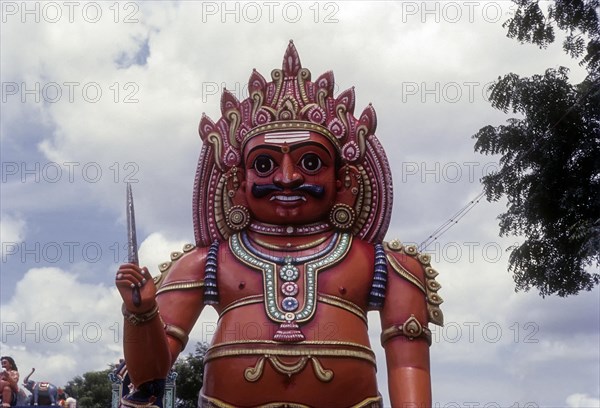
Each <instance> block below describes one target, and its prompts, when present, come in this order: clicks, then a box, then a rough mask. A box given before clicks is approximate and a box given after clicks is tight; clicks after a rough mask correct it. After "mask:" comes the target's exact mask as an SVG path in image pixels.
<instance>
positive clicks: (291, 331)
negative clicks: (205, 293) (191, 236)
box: [229, 232, 352, 342]
mask: <svg viewBox="0 0 600 408" xmlns="http://www.w3.org/2000/svg"><path fill="white" fill-rule="evenodd" d="M351 244H352V235H350V234H348V233H342V234H334V236H333V237H332V239H331V241H330V242H329V244H328V245H327V246H326V247H325V248H324V249H323V250H321V251H319V252H317V253H315V254H310V255H308V256H303V257H289V256H284V257H277V256H274V255H272V254H267V253H262V252H261V251H260V250H259V249H258V248H255V247H253V246H252V244H251V243H250V241H249V240H248V237H247V236H246V235H245V233H243V232H242V233H240V234H235V235H232V236H231V238H230V240H229V247H230V248H231V252H232V253H233V254H234V255H235V257H236V258H237V259H238V260H239V261H240V262H242V263H243V264H245V265H248V266H249V267H251V268H252V269H255V270H257V271H260V272H262V274H263V284H264V296H265V310H266V312H267V316H269V319H271V320H272V321H273V322H276V323H279V324H280V326H279V329H278V330H277V332H276V333H275V335H274V337H273V340H275V341H282V342H297V341H302V340H304V334H303V333H302V332H301V330H300V327H299V325H298V323H304V322H307V321H309V320H310V319H311V318H312V317H313V315H314V313H315V311H316V307H317V283H318V279H317V278H318V274H319V272H320V271H322V270H325V269H328V268H331V267H332V266H334V265H336V264H337V263H338V262H340V261H341V260H342V259H343V258H344V257H345V256H346V254H347V253H348V251H349V249H350V246H351ZM299 264H304V275H303V282H299V280H300V270H299V269H298V268H297V267H296V265H299ZM277 269H279V271H278V270H277ZM277 272H279V273H277ZM299 284H302V285H303V286H304V298H303V299H302V303H300V301H299V300H298V299H297V298H296V297H295V296H296V295H297V294H298V285H299ZM279 293H281V294H282V295H283V296H284V297H283V298H282V296H280V294H279ZM300 306H302V307H301V308H300Z"/></svg>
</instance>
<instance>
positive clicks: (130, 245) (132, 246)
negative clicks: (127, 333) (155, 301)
mask: <svg viewBox="0 0 600 408" xmlns="http://www.w3.org/2000/svg"><path fill="white" fill-rule="evenodd" d="M126 211H127V261H128V262H129V263H132V264H136V265H139V260H138V247H137V235H136V232H135V211H134V209H133V193H132V191H131V184H129V183H127V210H126ZM131 291H132V292H133V293H132V300H133V304H134V305H135V306H139V305H140V304H141V303H142V301H141V297H140V289H139V288H138V287H135V288H133V289H132V290H131Z"/></svg>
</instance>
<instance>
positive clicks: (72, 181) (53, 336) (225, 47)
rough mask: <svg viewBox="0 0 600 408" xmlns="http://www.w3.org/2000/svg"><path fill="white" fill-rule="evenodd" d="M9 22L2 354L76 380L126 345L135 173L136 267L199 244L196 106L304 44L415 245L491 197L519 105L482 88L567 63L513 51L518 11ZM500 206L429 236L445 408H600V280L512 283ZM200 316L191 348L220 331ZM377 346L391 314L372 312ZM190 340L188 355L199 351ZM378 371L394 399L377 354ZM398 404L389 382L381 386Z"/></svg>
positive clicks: (237, 12)
mask: <svg viewBox="0 0 600 408" xmlns="http://www.w3.org/2000/svg"><path fill="white" fill-rule="evenodd" d="M1 6H2V24H1V25H0V27H1V30H2V31H1V37H0V39H1V45H0V49H1V55H0V57H1V81H2V104H1V107H2V112H1V113H2V127H1V137H2V138H1V143H2V145H1V159H2V184H1V187H2V190H1V239H2V263H1V265H0V266H1V270H2V272H1V289H0V320H1V324H2V328H1V343H0V348H1V353H2V355H12V356H13V357H15V359H16V360H17V363H18V365H19V368H20V371H21V373H26V372H28V370H30V368H31V367H36V369H37V371H38V373H36V376H37V379H38V380H48V381H51V382H54V383H56V384H58V385H63V384H65V383H66V382H67V381H68V380H70V379H71V378H73V377H74V376H75V375H79V374H82V373H83V372H85V371H89V370H100V369H104V368H106V365H107V364H108V363H112V362H115V361H117V360H118V359H119V357H120V356H121V337H122V328H121V319H122V318H121V317H120V301H119V298H118V295H117V292H116V290H115V289H114V288H113V279H114V273H115V271H116V268H117V265H118V264H119V263H120V262H121V261H123V260H124V258H125V256H126V252H125V250H124V246H125V236H126V232H125V218H124V216H125V214H124V204H125V202H124V198H125V182H127V181H129V182H131V183H132V184H133V188H134V196H135V201H136V218H137V219H136V221H137V226H138V237H139V239H140V242H141V248H140V261H141V262H142V263H143V264H145V265H148V266H149V267H150V269H151V271H152V272H153V273H154V274H156V273H157V272H158V270H157V267H156V265H158V264H159V263H160V262H163V261H164V260H166V259H167V258H168V256H169V253H170V252H172V251H174V250H179V249H180V248H181V247H182V245H183V244H185V243H186V242H192V241H193V229H192V221H191V220H192V217H191V215H192V214H191V201H192V198H191V197H192V185H193V178H194V172H195V166H196V162H197V158H198V154H199V152H200V148H201V142H200V138H199V137H198V134H197V125H198V122H199V119H200V116H201V114H202V112H206V113H207V114H209V116H211V117H212V118H213V119H217V118H218V117H219V94H220V92H221V90H222V89H223V88H224V87H226V88H227V89H230V90H232V91H233V92H234V93H235V94H236V95H238V96H239V97H245V96H246V83H247V79H248V77H249V75H250V73H251V71H252V69H253V68H256V69H257V70H258V71H259V72H261V73H262V74H263V75H264V76H265V77H267V78H268V77H269V74H270V71H271V70H272V69H273V68H279V67H280V66H281V60H282V56H283V52H284V51H285V48H286V46H287V43H288V41H289V40H290V39H293V40H294V43H295V44H296V47H297V49H298V51H299V53H300V57H301V60H302V64H303V66H304V67H306V68H309V69H310V70H311V71H312V74H313V78H316V77H317V76H318V75H320V74H321V73H323V72H325V71H327V70H330V69H331V70H333V71H334V73H335V78H336V85H337V92H341V91H343V90H344V89H347V88H349V87H351V86H355V87H356V95H357V104H356V105H357V111H359V112H360V111H361V110H362V107H364V106H366V105H367V104H368V103H369V102H372V103H373V105H374V107H375V109H376V110H377V115H378V129H377V135H378V137H379V138H380V140H381V142H382V144H383V145H384V146H385V147H386V148H387V152H388V155H389V159H390V162H391V165H392V168H393V173H394V180H395V182H394V183H395V184H394V189H395V190H394V192H395V197H394V198H395V201H394V216H393V220H392V224H391V227H390V230H389V234H388V239H393V238H399V239H401V240H402V241H404V242H416V243H420V242H421V241H423V240H425V239H426V238H427V237H428V236H429V234H431V233H432V232H433V231H434V230H435V229H436V228H437V227H438V226H439V225H441V224H443V223H444V222H445V221H446V220H448V218H449V217H451V216H452V215H453V214H454V213H456V212H457V211H458V210H460V209H461V208H462V207H463V206H465V205H466V204H467V203H468V202H469V200H471V199H473V198H474V197H476V196H477V195H478V194H479V193H480V191H481V185H480V183H479V178H480V177H481V176H482V175H485V174H486V173H487V172H489V171H492V170H493V169H494V168H495V167H496V161H497V158H496V157H485V156H481V155H478V154H476V153H474V152H473V140H472V139H471V136H472V135H473V134H474V133H476V132H477V131H478V130H479V129H480V128H481V127H483V126H485V125H488V124H494V125H497V124H502V123H504V122H505V120H506V119H507V118H508V117H510V115H505V114H503V113H502V112H498V111H495V110H493V109H492V108H491V107H490V105H489V103H488V102H487V98H486V95H487V94H486V84H488V83H489V82H490V81H493V80H494V79H496V78H497V77H498V76H500V75H503V74H506V73H509V72H515V73H517V74H519V75H522V76H529V75H533V74H536V73H543V71H544V70H545V69H547V68H551V67H552V68H556V67H558V66H560V65H564V66H568V67H570V68H571V79H572V81H573V82H578V81H580V80H581V79H582V78H583V77H584V76H585V73H584V72H583V71H582V70H581V68H579V67H578V66H577V63H576V62H575V61H573V60H571V59H569V58H568V57H567V56H565V55H564V54H563V52H562V50H561V46H560V43H557V44H554V45H552V46H550V47H549V48H548V49H546V50H539V49H537V48H536V47H535V46H531V45H519V44H518V43H517V42H516V41H515V40H511V39H508V38H506V36H505V29H503V28H502V22H503V21H505V20H506V18H508V16H509V14H510V12H511V3H509V2H505V1H502V2H480V1H469V2H460V1H459V2H439V3H437V2H426V3H425V2H410V1H405V2H399V1H398V2H372V3H367V2H278V1H274V2H251V3H237V2H230V3H226V4H225V3H222V2H199V1H182V2H174V3H170V2H163V1H161V2H158V1H154V2H145V3H143V4H141V3H135V2H87V3H84V2H77V1H76V2H47V3H46V2H43V3H42V2H27V3H23V2H12V1H4V2H2V4H1ZM504 208H505V206H504V203H503V202H500V203H488V202H486V201H485V200H482V201H480V202H479V203H477V204H476V205H475V206H474V207H473V209H472V210H471V211H470V212H469V213H468V214H467V215H466V216H465V217H464V218H462V219H461V220H460V222H458V223H457V224H456V225H455V226H454V227H453V228H452V229H451V230H449V231H448V232H447V233H445V234H444V235H442V236H441V237H439V239H438V240H437V241H435V242H433V243H432V244H431V245H430V246H429V247H428V252H430V253H431V254H432V255H433V259H434V264H435V266H436V269H438V270H439V272H440V277H439V281H440V283H441V284H442V286H443V287H442V290H441V291H440V295H441V296H442V297H443V298H444V299H445V300H446V301H445V303H444V305H443V310H444V314H445V318H446V326H445V327H444V328H443V329H436V330H435V331H434V344H433V346H432V348H431V353H432V380H433V391H434V401H435V406H436V407H444V408H451V407H452V408H456V407H489V408H491V407H497V406H503V407H527V408H533V407H542V406H543V407H598V406H600V389H599V385H598V384H599V383H600V373H599V371H600V351H599V342H600V335H599V332H600V328H599V320H600V317H599V309H600V304H599V303H600V302H599V291H598V290H597V289H596V290H594V291H592V292H589V293H582V294H581V295H579V296H576V297H571V298H567V299H561V298H555V297H548V298H546V299H542V298H541V297H539V296H538V295H537V293H536V292H535V291H532V292H529V293H521V292H520V293H515V291H514V284H513V282H512V278H511V276H510V274H509V273H508V272H507V261H508V254H507V253H506V252H505V250H506V248H508V247H509V246H510V245H512V244H514V243H518V242H519V238H518V237H501V238H500V237H498V225H497V219H496V217H497V215H498V214H500V213H501V212H502V211H503V210H504ZM214 319H215V314H214V313H213V312H212V311H207V312H205V314H204V315H203V316H202V320H201V321H200V322H199V323H198V325H197V327H196V330H195V331H194V335H193V337H192V341H190V344H191V345H193V344H194V343H195V341H201V340H210V336H208V335H207V333H208V332H210V331H211V329H212V326H211V325H212V323H211V322H212V321H214ZM370 320H371V323H372V324H371V332H370V333H371V335H372V344H373V346H374V348H375V349H376V351H377V353H378V355H379V356H380V357H381V356H382V352H381V349H380V348H379V346H378V344H379V341H378V335H379V330H380V327H379V323H378V319H377V316H375V315H373V316H371V319H370ZM191 350H192V348H191V347H190V348H189V349H188V350H187V351H191ZM380 361H381V364H380V369H379V380H380V386H381V390H382V393H383V394H384V395H386V394H387V391H386V380H387V379H386V375H385V369H384V362H383V359H382V358H380ZM386 398H387V395H386Z"/></svg>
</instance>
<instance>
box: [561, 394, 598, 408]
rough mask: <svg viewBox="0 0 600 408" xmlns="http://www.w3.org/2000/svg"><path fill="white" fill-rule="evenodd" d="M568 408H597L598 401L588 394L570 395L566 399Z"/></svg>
mask: <svg viewBox="0 0 600 408" xmlns="http://www.w3.org/2000/svg"><path fill="white" fill-rule="evenodd" d="M566 402H567V407H569V408H598V407H600V399H598V398H594V397H591V396H589V395H588V394H572V395H569V396H568V397H567V399H566Z"/></svg>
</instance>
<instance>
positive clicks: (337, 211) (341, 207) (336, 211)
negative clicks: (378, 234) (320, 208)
mask: <svg viewBox="0 0 600 408" xmlns="http://www.w3.org/2000/svg"><path fill="white" fill-rule="evenodd" d="M329 221H330V222H331V224H333V226H334V227H336V228H338V229H340V230H342V231H348V230H350V229H352V227H353V226H354V222H355V221H356V212H355V211H354V208H352V207H350V206H349V205H348V204H342V203H337V204H335V205H334V206H333V207H332V208H331V211H330V212H329Z"/></svg>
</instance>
